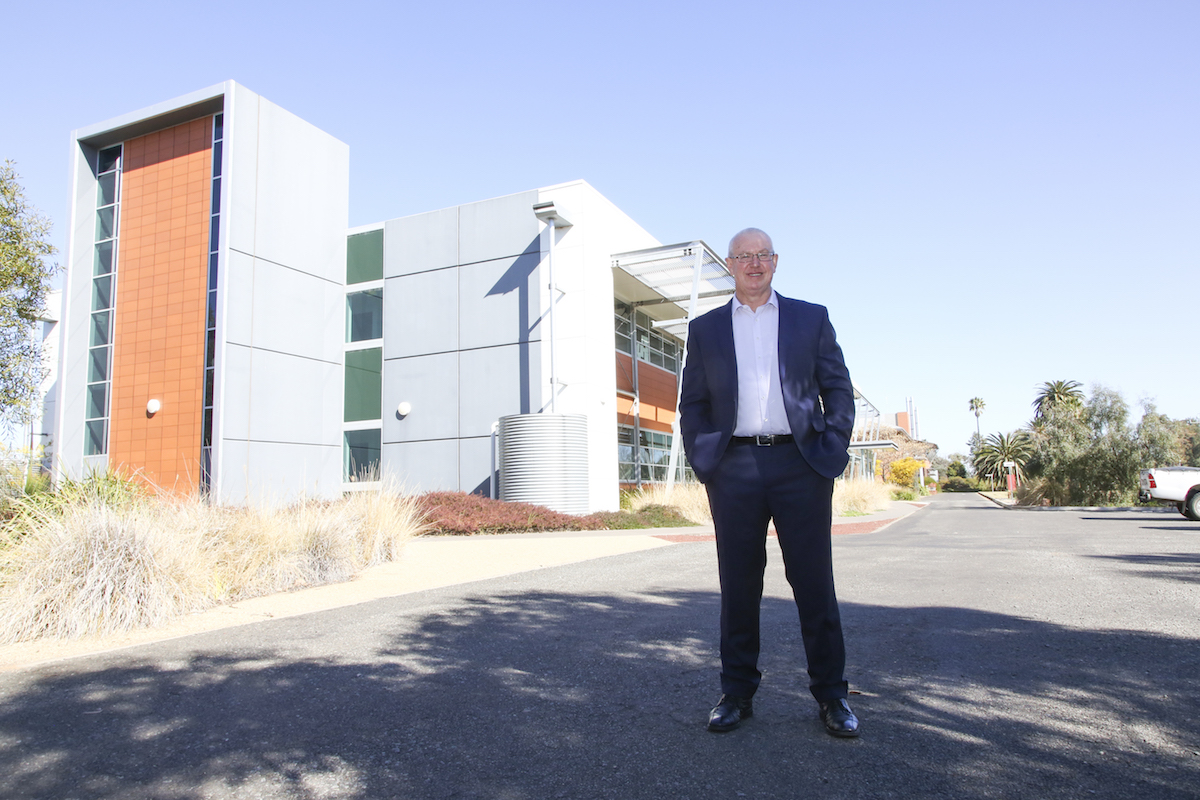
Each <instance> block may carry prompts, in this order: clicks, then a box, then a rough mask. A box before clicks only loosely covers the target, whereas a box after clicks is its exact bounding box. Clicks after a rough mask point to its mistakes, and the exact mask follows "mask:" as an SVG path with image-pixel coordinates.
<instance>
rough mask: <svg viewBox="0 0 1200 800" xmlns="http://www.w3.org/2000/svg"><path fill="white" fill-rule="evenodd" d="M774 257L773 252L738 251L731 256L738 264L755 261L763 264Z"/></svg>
mask: <svg viewBox="0 0 1200 800" xmlns="http://www.w3.org/2000/svg"><path fill="white" fill-rule="evenodd" d="M774 257H775V253H739V254H738V255H736V256H734V257H733V260H734V261H736V262H738V263H739V264H751V263H753V262H755V261H758V262H759V263H760V264H765V263H767V262H768V261H770V260H771V259H772V258H774Z"/></svg>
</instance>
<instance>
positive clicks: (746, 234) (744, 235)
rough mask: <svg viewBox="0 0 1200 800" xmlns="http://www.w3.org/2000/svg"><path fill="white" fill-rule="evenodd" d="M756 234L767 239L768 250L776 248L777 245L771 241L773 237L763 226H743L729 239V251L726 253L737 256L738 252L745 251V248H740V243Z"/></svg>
mask: <svg viewBox="0 0 1200 800" xmlns="http://www.w3.org/2000/svg"><path fill="white" fill-rule="evenodd" d="M756 236H761V237H762V238H763V239H766V241H767V250H774V249H775V245H774V243H773V242H772V241H771V237H770V236H768V235H767V232H766V231H764V230H762V229H761V228H743V229H742V230H740V231H738V232H737V233H735V234H734V235H733V238H732V239H730V240H729V252H728V253H726V254H725V255H727V256H735V255H737V254H738V253H741V252H744V249H743V248H739V247H738V245H739V244H741V242H742V241H745V240H747V239H750V238H752V237H756ZM739 240H740V241H739Z"/></svg>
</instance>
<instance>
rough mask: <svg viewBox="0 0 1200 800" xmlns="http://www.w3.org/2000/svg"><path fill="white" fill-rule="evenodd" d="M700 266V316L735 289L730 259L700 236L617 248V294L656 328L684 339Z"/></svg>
mask: <svg viewBox="0 0 1200 800" xmlns="http://www.w3.org/2000/svg"><path fill="white" fill-rule="evenodd" d="M697 256H699V259H697ZM697 261H699V264H697ZM697 267H698V268H699V271H700V277H699V286H698V292H697V295H696V311H695V315H696V316H700V315H701V314H703V313H705V312H706V311H711V310H712V309H714V308H716V307H718V306H721V305H724V304H725V303H726V302H728V301H729V298H730V297H731V296H733V290H734V284H733V276H732V275H730V274H729V271H728V270H727V269H725V260H724V259H722V258H721V257H720V256H718V255H717V254H716V253H715V252H714V251H713V249H712V248H711V247H709V246H708V245H707V244H705V243H704V242H703V241H700V240H696V241H694V242H684V243H681V244H668V245H662V246H660V247H651V248H648V249H646V250H633V251H631V252H628V253H616V254H615V255H613V257H612V268H613V284H614V286H613V288H614V289H615V292H616V295H617V297H619V298H620V299H621V300H623V301H625V302H627V303H630V304H631V305H634V306H636V307H637V308H638V310H639V311H642V312H644V313H645V314H646V315H647V316H649V317H650V318H651V319H652V320H654V322H653V325H654V327H655V328H659V329H662V330H665V331H667V332H668V333H670V334H672V335H674V336H677V337H679V338H681V339H682V338H684V336H685V334H686V332H687V321H688V320H687V316H688V305H689V303H690V301H691V298H692V287H693V285H694V283H695V279H696V275H695V272H696V269H697Z"/></svg>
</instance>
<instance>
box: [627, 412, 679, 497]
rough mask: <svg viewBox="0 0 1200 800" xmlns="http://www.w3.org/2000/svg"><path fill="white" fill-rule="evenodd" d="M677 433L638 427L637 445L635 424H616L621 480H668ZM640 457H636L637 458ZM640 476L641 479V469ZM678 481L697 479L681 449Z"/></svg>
mask: <svg viewBox="0 0 1200 800" xmlns="http://www.w3.org/2000/svg"><path fill="white" fill-rule="evenodd" d="M673 438H674V437H673V436H672V435H671V434H669V433H660V432H659V431H648V430H640V431H638V443H639V444H638V446H637V447H636V448H635V447H634V436H633V427H632V426H629V425H618V426H617V475H618V479H619V480H620V481H621V483H639V482H640V483H665V482H666V480H667V474H668V472H669V470H670V468H671V441H672V439H673ZM635 459H637V460H635ZM639 471H640V472H641V480H640V481H639V480H638V472H639ZM675 480H676V481H677V482H683V481H695V480H696V475H695V473H693V472H692V468H691V467H690V466H688V463H687V459H686V458H685V457H684V455H683V450H682V449H681V450H680V451H679V464H678V465H677V467H676V473H675Z"/></svg>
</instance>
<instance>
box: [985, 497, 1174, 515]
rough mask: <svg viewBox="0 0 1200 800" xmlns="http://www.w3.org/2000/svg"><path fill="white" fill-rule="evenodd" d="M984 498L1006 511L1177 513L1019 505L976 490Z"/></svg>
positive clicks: (1142, 508)
mask: <svg viewBox="0 0 1200 800" xmlns="http://www.w3.org/2000/svg"><path fill="white" fill-rule="evenodd" d="M975 494H978V495H979V496H980V497H982V498H983V499H985V500H990V501H991V502H992V503H994V504H996V505H997V506H999V507H1000V508H1003V509H1006V510H1008V511H1088V512H1092V513H1099V514H1106V513H1107V514H1116V513H1118V512H1128V511H1133V512H1137V513H1139V514H1178V513H1179V510H1178V509H1175V508H1172V507H1170V506H1019V505H1017V504H1016V501H1014V500H1008V501H1007V502H1006V501H1005V500H1004V499H1001V498H998V497H990V496H988V495H987V494H986V493H985V492H976V493H975Z"/></svg>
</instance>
